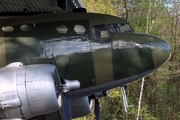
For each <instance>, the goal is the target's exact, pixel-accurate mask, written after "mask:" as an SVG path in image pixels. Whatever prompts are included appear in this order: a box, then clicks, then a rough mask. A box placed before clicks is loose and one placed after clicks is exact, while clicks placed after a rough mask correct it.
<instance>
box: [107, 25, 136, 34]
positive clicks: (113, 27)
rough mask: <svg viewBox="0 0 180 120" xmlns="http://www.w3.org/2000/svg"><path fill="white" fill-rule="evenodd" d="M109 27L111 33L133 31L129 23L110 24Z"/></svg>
mask: <svg viewBox="0 0 180 120" xmlns="http://www.w3.org/2000/svg"><path fill="white" fill-rule="evenodd" d="M108 29H109V31H110V32H111V33H115V32H121V33H127V32H133V30H132V28H131V27H130V25H129V24H128V23H118V24H108Z"/></svg>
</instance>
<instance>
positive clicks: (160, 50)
mask: <svg viewBox="0 0 180 120" xmlns="http://www.w3.org/2000/svg"><path fill="white" fill-rule="evenodd" d="M151 49H152V56H153V61H154V67H159V66H161V65H162V64H164V63H165V62H166V61H167V60H168V58H169V57H170V54H171V47H170V45H169V44H168V43H167V42H165V41H164V40H162V39H160V38H157V37H153V40H152V41H151Z"/></svg>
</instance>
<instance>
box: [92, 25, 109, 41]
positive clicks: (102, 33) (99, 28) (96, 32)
mask: <svg viewBox="0 0 180 120" xmlns="http://www.w3.org/2000/svg"><path fill="white" fill-rule="evenodd" d="M92 33H93V37H94V38H95V39H98V38H108V37H109V34H108V31H107V28H106V25H105V24H101V25H94V26H93V27H92Z"/></svg>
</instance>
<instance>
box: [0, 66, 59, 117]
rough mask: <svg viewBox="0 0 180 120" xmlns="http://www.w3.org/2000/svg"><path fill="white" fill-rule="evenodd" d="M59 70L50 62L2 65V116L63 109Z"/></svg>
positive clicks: (0, 97)
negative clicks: (59, 96) (60, 96)
mask: <svg viewBox="0 0 180 120" xmlns="http://www.w3.org/2000/svg"><path fill="white" fill-rule="evenodd" d="M57 81H58V79H57V70H56V67H55V66H53V65H49V64H37V65H27V66H11V65H10V66H7V67H4V68H1V69H0V119H3V118H25V119H29V118H31V117H33V116H38V115H42V114H47V113H51V112H54V111H57V110H59V109H60V107H61V106H59V104H58V101H57V97H58V96H57V92H58V91H57V90H58V86H56V85H57V84H56V83H57Z"/></svg>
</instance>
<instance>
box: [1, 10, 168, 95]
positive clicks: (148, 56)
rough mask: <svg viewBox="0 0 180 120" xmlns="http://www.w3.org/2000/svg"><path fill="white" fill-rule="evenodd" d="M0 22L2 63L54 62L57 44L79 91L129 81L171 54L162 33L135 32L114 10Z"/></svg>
mask: <svg viewBox="0 0 180 120" xmlns="http://www.w3.org/2000/svg"><path fill="white" fill-rule="evenodd" d="M0 27H1V29H0V56H1V57H0V67H4V66H6V65H7V64H9V63H12V62H22V63H23V64H24V65H30V64H54V62H53V60H52V56H51V54H50V49H52V52H53V55H54V56H55V60H56V62H57V64H58V67H59V69H60V71H61V73H62V75H63V77H64V78H65V79H70V80H71V79H76V80H79V81H80V83H81V88H80V89H79V90H76V91H77V92H76V91H74V95H75V94H76V93H77V94H78V93H79V92H80V91H82V95H85V94H87V95H88V94H91V93H93V92H98V91H102V90H106V89H111V88H113V87H117V86H123V85H124V84H127V83H129V82H132V81H134V80H137V79H139V78H141V77H143V76H145V75H147V74H149V73H151V72H152V71H154V70H155V69H157V68H159V67H160V66H161V65H162V64H164V63H165V62H166V61H167V59H168V57H169V55H170V46H169V44H167V43H166V42H165V41H163V40H162V39H160V38H157V37H155V36H152V35H146V34H140V33H135V32H133V30H132V28H131V27H130V25H129V24H128V22H127V21H125V20H123V19H120V18H118V17H114V16H109V15H101V14H93V13H56V14H44V15H36V16H27V17H26V16H24V17H18V18H11V19H6V20H1V22H0ZM72 93H73V91H72ZM77 94H76V95H77Z"/></svg>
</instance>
